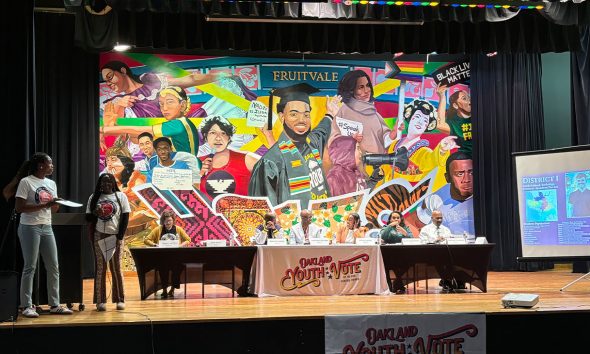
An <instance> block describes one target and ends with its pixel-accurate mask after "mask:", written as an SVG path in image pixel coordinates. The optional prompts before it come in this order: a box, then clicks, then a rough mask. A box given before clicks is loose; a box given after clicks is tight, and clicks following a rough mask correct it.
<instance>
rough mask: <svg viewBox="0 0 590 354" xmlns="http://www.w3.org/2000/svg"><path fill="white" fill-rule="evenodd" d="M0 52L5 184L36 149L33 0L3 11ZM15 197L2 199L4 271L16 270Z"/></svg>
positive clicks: (5, 6) (10, 5)
mask: <svg viewBox="0 0 590 354" xmlns="http://www.w3.org/2000/svg"><path fill="white" fill-rule="evenodd" d="M0 28H1V30H0V33H2V36H0V48H2V49H3V54H2V55H0V63H1V64H0V65H1V67H2V74H1V75H2V84H1V85H0V92H1V93H0V95H1V97H3V98H4V100H5V104H4V119H3V120H2V130H3V131H4V134H3V140H4V141H3V143H2V146H4V156H3V157H2V170H3V172H2V174H1V176H2V178H1V179H0V183H1V185H0V186H1V187H4V186H5V185H6V184H8V182H10V180H11V179H12V177H13V176H14V175H15V174H16V171H17V169H18V168H19V166H20V165H21V164H22V163H23V161H25V160H26V159H27V158H28V156H29V155H30V154H31V152H33V151H35V139H34V138H33V137H34V136H35V102H34V90H33V89H34V87H35V67H34V58H35V53H34V50H35V48H34V40H35V38H34V31H33V0H22V1H10V2H6V3H5V4H2V11H0ZM13 209H14V200H11V201H9V202H7V201H6V200H4V198H2V200H1V201H0V232H1V233H0V270H2V269H13V268H14V265H13V263H14V261H15V257H14V254H15V248H16V240H15V235H16V232H14V230H12V229H10V230H9V229H8V221H9V216H10V215H11V212H12V210H13Z"/></svg>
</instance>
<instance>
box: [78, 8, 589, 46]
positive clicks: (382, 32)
mask: <svg viewBox="0 0 590 354" xmlns="http://www.w3.org/2000/svg"><path fill="white" fill-rule="evenodd" d="M249 4H254V3H244V4H240V5H238V4H237V3H223V4H222V5H219V4H218V5H219V6H218V8H214V7H213V6H215V3H203V8H202V9H201V10H200V12H193V13H165V12H150V11H149V10H145V11H143V12H139V11H138V10H135V11H127V10H126V9H123V8H121V9H113V10H111V11H110V12H108V13H107V14H106V15H100V16H99V15H91V14H89V13H88V12H87V11H86V10H85V9H84V8H82V7H77V8H73V9H72V10H73V11H76V44H77V45H78V46H80V47H82V48H85V49H87V50H93V51H101V50H102V51H108V50H111V49H112V48H113V45H114V44H115V43H116V42H117V41H119V42H125V43H129V44H133V45H134V46H135V47H136V48H153V49H160V50H191V51H192V52H193V53H194V52H195V51H212V50H215V51H244V52H277V53H279V52H313V53H361V54H382V53H398V52H404V53H422V54H428V53H432V52H437V53H449V54H456V53H488V52H494V51H497V52H504V53H541V52H563V51H569V50H575V49H577V48H578V46H579V38H578V31H577V27H576V26H574V25H570V26H561V25H556V24H554V23H552V22H550V21H548V20H547V19H546V18H544V17H543V16H541V15H540V14H539V13H537V12H536V11H522V12H521V13H519V15H518V16H515V17H514V18H512V19H510V20H507V21H501V22H485V21H483V22H472V21H469V19H471V17H470V16H466V17H468V20H465V21H459V20H456V19H455V17H453V16H442V18H443V19H439V17H441V16H434V15H429V16H426V15H427V14H428V13H429V12H431V11H434V10H429V9H421V10H420V9H413V8H412V7H407V9H406V6H403V7H401V8H403V9H390V10H389V11H391V12H394V11H395V14H394V13H391V14H389V15H388V18H389V19H390V20H396V19H398V18H399V19H404V20H424V24H423V25H421V26H420V25H399V24H398V25H346V24H338V25H335V24H331V25H328V24H291V23H284V24H277V23H253V22H242V23H236V22H231V23H217V22H215V23H214V22H207V21H206V16H207V15H208V14H211V15H215V16H227V17H234V16H233V15H232V14H233V13H235V12H236V10H235V8H232V7H231V6H234V7H235V6H240V8H242V7H243V8H245V10H247V11H248V12H245V13H244V14H242V15H236V16H237V17H241V18H248V16H250V15H249V13H251V12H252V11H254V9H256V10H255V11H254V12H255V14H256V15H257V16H256V17H264V18H266V19H268V18H273V17H279V18H280V17H281V12H280V10H279V11H270V13H269V14H268V15H267V14H266V11H267V9H266V8H264V7H261V8H260V9H258V8H257V6H259V7H260V6H272V5H264V4H254V5H249ZM267 4H268V3H267ZM395 8H397V7H395ZM245 10H244V11H245ZM240 11H242V10H240ZM440 11H447V10H445V9H441V10H440ZM449 11H450V10H449ZM465 11H468V10H465ZM466 14H469V12H467V13H466ZM439 15H440V14H439ZM380 18H382V17H380ZM368 19H371V18H370V17H369V18H368ZM471 20H472V19H471Z"/></svg>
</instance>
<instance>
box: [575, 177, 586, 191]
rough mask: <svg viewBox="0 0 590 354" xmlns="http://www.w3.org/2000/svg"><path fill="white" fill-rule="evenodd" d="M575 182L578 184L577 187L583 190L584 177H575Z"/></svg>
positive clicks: (584, 186)
mask: <svg viewBox="0 0 590 354" xmlns="http://www.w3.org/2000/svg"><path fill="white" fill-rule="evenodd" d="M576 183H577V184H578V189H579V190H581V191H583V190H584V189H586V177H582V176H580V177H578V178H576Z"/></svg>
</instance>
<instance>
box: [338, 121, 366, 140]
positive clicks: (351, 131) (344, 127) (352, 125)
mask: <svg viewBox="0 0 590 354" xmlns="http://www.w3.org/2000/svg"><path fill="white" fill-rule="evenodd" d="M336 125H338V128H340V133H341V134H342V135H343V136H353V135H355V134H357V133H358V134H362V133H363V123H359V122H355V121H352V120H348V119H344V118H340V117H336Z"/></svg>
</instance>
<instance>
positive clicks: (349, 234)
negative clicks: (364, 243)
mask: <svg viewBox="0 0 590 354" xmlns="http://www.w3.org/2000/svg"><path fill="white" fill-rule="evenodd" d="M360 226H361V217H360V216H359V214H357V213H351V214H350V215H348V218H346V224H345V225H341V226H340V228H339V229H338V231H337V232H336V243H356V239H357V238H360V237H364V233H363V232H362V231H361V230H360Z"/></svg>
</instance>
